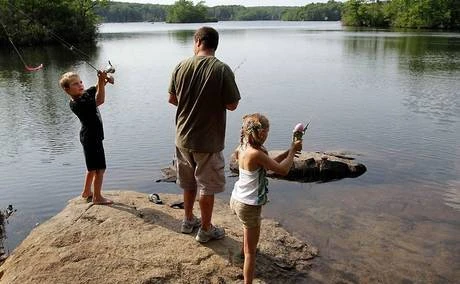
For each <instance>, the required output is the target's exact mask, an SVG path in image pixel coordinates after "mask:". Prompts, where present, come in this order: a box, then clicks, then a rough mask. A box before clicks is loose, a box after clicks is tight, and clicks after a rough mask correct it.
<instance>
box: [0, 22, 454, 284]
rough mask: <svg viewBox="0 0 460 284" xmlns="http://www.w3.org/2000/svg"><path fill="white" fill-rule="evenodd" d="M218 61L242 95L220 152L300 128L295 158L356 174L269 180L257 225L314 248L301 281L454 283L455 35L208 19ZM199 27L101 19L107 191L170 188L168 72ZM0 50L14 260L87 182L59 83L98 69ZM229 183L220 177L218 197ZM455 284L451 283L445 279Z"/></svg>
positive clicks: (3, 201) (0, 202) (0, 123)
mask: <svg viewBox="0 0 460 284" xmlns="http://www.w3.org/2000/svg"><path fill="white" fill-rule="evenodd" d="M210 25H211V26H214V27H216V28H217V29H218V30H219V32H220V36H221V40H220V45H219V49H218V52H217V56H218V57H219V58H220V59H222V60H223V61H225V62H226V63H228V64H229V65H230V66H231V67H232V68H234V69H236V80H237V83H238V85H239V88H240V91H241V95H242V100H241V102H240V106H239V108H238V109H237V110H236V111H234V112H229V113H228V128H227V138H226V145H227V146H226V150H225V155H226V157H228V156H229V155H230V153H231V151H232V150H233V149H234V147H235V146H236V145H237V143H238V139H239V129H240V123H241V117H242V116H243V115H244V114H246V113H250V112H262V113H264V114H266V115H267V116H268V117H269V118H270V120H271V127H270V135H269V138H268V141H267V147H268V149H273V150H274V149H284V148H287V147H288V146H289V141H290V139H291V130H292V128H293V126H294V125H295V124H297V123H298V122H307V121H311V126H310V128H309V131H308V133H307V136H306V139H305V142H304V150H306V151H342V152H346V153H350V154H352V155H354V157H356V159H357V160H358V161H359V162H361V163H363V164H365V165H366V167H367V169H368V171H367V172H366V173H365V174H364V175H362V176H360V177H358V178H355V179H342V180H338V181H335V182H329V183H296V182H285V181H279V180H271V181H270V189H271V190H270V199H271V201H272V202H271V203H270V204H269V205H268V206H266V207H265V208H264V216H265V217H267V218H274V219H276V220H279V221H280V222H281V223H282V224H283V225H284V226H285V227H286V228H287V229H288V230H289V231H291V232H292V233H293V234H294V235H296V236H297V237H299V238H301V239H303V240H305V241H308V242H311V243H312V244H313V245H314V246H316V247H318V248H319V249H320V254H321V257H319V258H316V260H315V261H314V265H313V267H312V271H311V273H310V275H309V278H308V279H305V282H308V283H454V282H456V281H458V279H460V162H459V161H460V147H459V142H458V141H459V140H460V34H459V33H440V32H389V31H383V30H374V31H369V30H367V31H353V30H348V29H345V28H342V27H341V26H340V23H326V22H296V23H285V22H222V23H212V24H210ZM197 27H199V25H195V24H190V25H189V24H185V25H171V24H162V23H155V24H150V23H133V24H104V25H103V26H101V27H100V32H101V36H100V39H99V42H98V44H97V47H96V48H93V49H91V50H88V49H84V48H82V50H83V51H84V52H86V53H88V54H89V55H90V57H91V58H90V62H91V63H92V64H93V65H96V66H100V67H104V66H105V65H106V64H107V61H108V60H111V62H112V63H113V64H114V66H115V67H116V69H117V71H116V73H115V77H116V83H115V85H114V86H108V88H107V99H106V103H105V104H104V105H103V106H102V107H101V108H100V110H101V113H102V117H103V121H104V127H105V136H106V139H105V148H106V154H107V163H108V170H107V172H106V177H105V181H104V188H105V190H134V191H139V192H145V193H151V192H159V193H162V192H165V193H178V194H180V193H181V191H180V190H179V189H178V188H177V186H176V185H175V184H171V183H156V182H155V180H156V179H158V178H160V177H161V172H160V169H161V168H162V167H164V166H166V165H168V164H170V162H171V160H172V159H173V153H174V145H173V142H174V113H175V108H174V107H173V106H171V105H169V104H168V103H167V88H168V83H169V78H170V74H171V72H172V69H173V68H174V66H175V65H176V64H177V63H178V62H179V61H180V60H181V59H183V58H185V57H188V56H190V55H191V54H192V44H193V43H192V41H193V39H192V35H193V31H194V30H195V29H196V28H197ZM22 53H23V57H24V58H25V60H26V61H27V63H28V64H29V65H38V64H40V63H43V64H44V66H45V68H44V69H43V70H41V71H38V72H32V73H31V72H26V71H24V68H23V66H22V65H21V62H20V60H19V59H18V56H17V55H16V54H15V53H14V52H13V49H12V48H6V49H2V50H1V53H0V66H1V68H0V143H1V147H0V177H1V180H0V208H2V209H4V208H6V207H7V206H8V204H13V206H14V207H15V208H17V210H18V211H17V212H16V213H15V215H13V216H12V217H11V219H10V220H9V224H8V225H7V226H6V230H7V237H8V238H7V239H6V240H5V245H6V247H7V248H8V249H9V250H10V251H11V250H13V249H14V248H15V247H16V246H17V245H18V244H19V243H20V242H21V241H22V240H23V239H24V238H25V237H26V236H27V235H28V233H29V232H30V231H31V230H32V229H33V228H34V227H35V226H36V225H37V224H40V223H43V222H45V221H46V220H48V219H49V218H50V217H52V216H54V215H55V214H57V213H58V212H60V211H61V210H62V209H63V208H64V207H65V206H66V204H67V201H68V200H69V199H71V198H74V197H76V196H78V195H79V194H80V192H81V188H82V184H83V175H84V171H85V167H84V160H83V155H82V149H81V145H80V143H79V141H78V138H77V137H78V131H79V128H80V123H79V121H78V119H77V118H76V117H75V116H74V114H73V113H71V111H70V109H69V106H68V98H67V97H66V95H65V94H64V93H63V92H62V90H61V89H60V88H59V86H58V80H59V77H60V75H61V74H62V73H64V72H66V71H69V70H76V71H77V72H79V73H80V74H81V77H82V79H83V81H84V82H85V83H86V85H87V86H89V85H91V84H94V83H95V81H96V74H95V72H94V70H93V69H91V67H90V66H89V65H88V64H86V63H84V62H82V61H81V60H80V59H79V58H78V57H77V56H75V54H74V53H72V52H71V51H69V50H68V49H66V48H64V47H62V46H56V47H46V48H35V49H22ZM234 182H235V178H234V177H229V178H228V179H227V191H226V193H224V194H221V195H219V197H220V198H222V199H226V200H228V199H229V195H230V192H231V188H232V186H233V183H234ZM457 283H458V282H457Z"/></svg>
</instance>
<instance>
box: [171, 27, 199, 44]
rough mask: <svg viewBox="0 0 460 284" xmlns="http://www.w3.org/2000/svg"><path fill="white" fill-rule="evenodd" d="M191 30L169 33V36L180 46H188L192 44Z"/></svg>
mask: <svg viewBox="0 0 460 284" xmlns="http://www.w3.org/2000/svg"><path fill="white" fill-rule="evenodd" d="M194 33H195V31H193V30H178V31H170V32H169V35H170V37H172V38H173V39H175V40H176V41H177V42H179V43H180V44H182V45H187V46H188V45H190V44H191V43H192V42H193V35H194Z"/></svg>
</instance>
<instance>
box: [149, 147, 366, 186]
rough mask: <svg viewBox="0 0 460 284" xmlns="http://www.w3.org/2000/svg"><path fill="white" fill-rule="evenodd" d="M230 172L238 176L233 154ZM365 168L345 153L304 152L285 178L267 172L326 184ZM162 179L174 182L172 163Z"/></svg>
mask: <svg viewBox="0 0 460 284" xmlns="http://www.w3.org/2000/svg"><path fill="white" fill-rule="evenodd" d="M282 152H283V151H277V150H275V151H270V152H269V153H268V154H269V155H270V156H271V157H276V156H277V155H279V154H280V153H282ZM229 166H230V170H231V171H232V172H233V173H235V174H238V160H237V159H236V156H235V154H232V155H231V157H230V162H229ZM366 170H367V169H366V166H364V165H363V164H361V163H357V162H356V161H355V159H354V158H353V157H352V156H351V155H349V154H345V153H334V152H304V151H302V152H301V154H300V155H299V156H298V157H296V158H294V164H293V165H292V167H291V169H290V170H289V173H288V174H287V175H286V176H280V175H277V174H275V173H273V172H270V171H269V172H267V176H268V177H271V178H278V179H285V180H291V181H298V182H317V181H321V182H326V181H332V180H337V179H342V178H355V177H358V176H360V175H362V174H364V173H365V172H366ZM161 173H162V175H163V178H161V179H158V180H157V182H175V181H176V167H175V165H174V161H173V163H172V164H171V165H170V166H168V167H166V168H163V169H161Z"/></svg>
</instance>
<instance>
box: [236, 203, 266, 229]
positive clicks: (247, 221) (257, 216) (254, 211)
mask: <svg viewBox="0 0 460 284" xmlns="http://www.w3.org/2000/svg"><path fill="white" fill-rule="evenodd" d="M230 209H232V211H233V213H235V214H236V216H238V219H240V221H241V222H242V223H243V226H244V227H245V228H247V229H251V228H256V227H260V223H261V220H262V217H261V214H262V205H248V204H244V203H242V202H239V201H238V200H235V199H233V198H231V199H230Z"/></svg>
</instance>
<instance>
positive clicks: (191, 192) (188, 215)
mask: <svg viewBox="0 0 460 284" xmlns="http://www.w3.org/2000/svg"><path fill="white" fill-rule="evenodd" d="M183 191H184V214H185V219H186V220H189V221H191V220H192V219H193V205H194V204H195V200H196V193H197V190H196V187H195V188H194V189H189V188H188V189H183Z"/></svg>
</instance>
